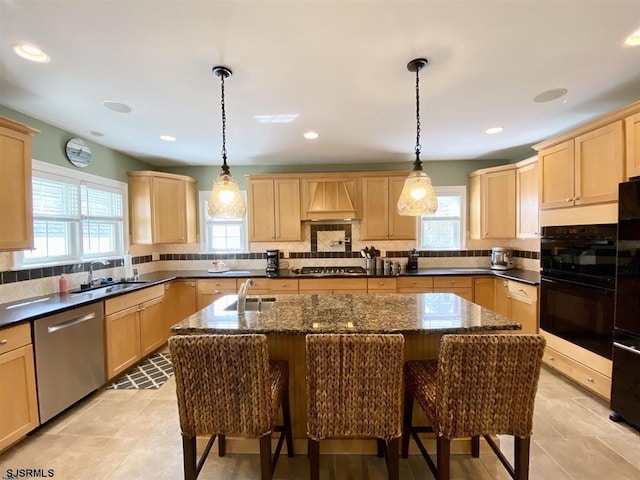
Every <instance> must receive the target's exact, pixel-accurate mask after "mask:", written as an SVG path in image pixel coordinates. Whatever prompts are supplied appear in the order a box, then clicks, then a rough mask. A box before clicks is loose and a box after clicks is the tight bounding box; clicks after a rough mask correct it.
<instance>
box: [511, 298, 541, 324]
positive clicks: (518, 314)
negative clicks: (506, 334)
mask: <svg viewBox="0 0 640 480" xmlns="http://www.w3.org/2000/svg"><path fill="white" fill-rule="evenodd" d="M510 297H511V320H513V321H514V322H518V323H519V324H520V325H522V330H519V331H517V332H514V333H538V302H536V301H534V300H533V299H531V298H527V297H524V296H520V295H514V294H513V293H512V294H510Z"/></svg>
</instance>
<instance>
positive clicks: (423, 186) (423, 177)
mask: <svg viewBox="0 0 640 480" xmlns="http://www.w3.org/2000/svg"><path fill="white" fill-rule="evenodd" d="M427 63H428V62H427V59H426V58H416V59H415V60H411V61H410V62H409V64H408V65H407V70H409V71H410V72H415V73H416V147H415V154H416V159H415V161H414V162H413V171H412V172H411V173H410V174H409V176H408V177H407V179H406V180H405V181H404V186H403V187H402V193H401V194H400V198H399V199H398V206H397V208H398V214H399V215H404V216H413V217H418V216H421V215H426V214H428V213H435V212H436V211H437V210H438V198H437V197H436V192H435V191H434V189H433V185H431V178H429V175H427V174H426V173H425V172H424V171H423V170H422V162H421V161H420V149H421V146H420V76H419V72H420V70H422V69H423V68H424V67H426V66H427Z"/></svg>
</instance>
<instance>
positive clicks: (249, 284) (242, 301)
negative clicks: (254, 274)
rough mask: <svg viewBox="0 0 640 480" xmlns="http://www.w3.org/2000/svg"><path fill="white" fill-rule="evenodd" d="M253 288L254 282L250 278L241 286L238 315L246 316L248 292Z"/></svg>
mask: <svg viewBox="0 0 640 480" xmlns="http://www.w3.org/2000/svg"><path fill="white" fill-rule="evenodd" d="M252 286H253V280H251V279H250V278H249V279H248V280H247V281H246V282H244V283H243V284H242V285H240V288H239V289H238V307H237V308H238V315H244V306H245V303H246V301H247V290H249V287H252Z"/></svg>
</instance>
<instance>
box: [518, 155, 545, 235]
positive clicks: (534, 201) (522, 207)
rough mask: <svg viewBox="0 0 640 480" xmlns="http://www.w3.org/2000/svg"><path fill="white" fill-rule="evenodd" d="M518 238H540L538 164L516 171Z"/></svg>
mask: <svg viewBox="0 0 640 480" xmlns="http://www.w3.org/2000/svg"><path fill="white" fill-rule="evenodd" d="M516 198H517V203H516V236H517V237H518V238H537V237H538V231H539V227H538V163H537V162H534V163H531V164H529V165H525V166H523V167H520V168H518V169H517V170H516Z"/></svg>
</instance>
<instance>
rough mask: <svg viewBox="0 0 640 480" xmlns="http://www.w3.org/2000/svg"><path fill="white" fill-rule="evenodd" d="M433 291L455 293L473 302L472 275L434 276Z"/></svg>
mask: <svg viewBox="0 0 640 480" xmlns="http://www.w3.org/2000/svg"><path fill="white" fill-rule="evenodd" d="M433 292H434V293H455V294H456V295H458V296H460V297H462V298H464V299H465V300H468V301H470V302H473V278H472V277H467V276H465V277H450V276H442V277H434V278H433Z"/></svg>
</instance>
